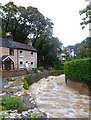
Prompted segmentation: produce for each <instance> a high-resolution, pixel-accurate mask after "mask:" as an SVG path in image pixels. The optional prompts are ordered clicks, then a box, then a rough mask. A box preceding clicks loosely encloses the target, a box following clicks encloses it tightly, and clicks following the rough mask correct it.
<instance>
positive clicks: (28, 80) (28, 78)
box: [24, 75, 33, 85]
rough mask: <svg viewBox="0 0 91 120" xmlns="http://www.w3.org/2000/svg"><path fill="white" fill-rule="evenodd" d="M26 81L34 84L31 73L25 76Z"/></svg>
mask: <svg viewBox="0 0 91 120" xmlns="http://www.w3.org/2000/svg"><path fill="white" fill-rule="evenodd" d="M24 82H27V84H28V85H31V84H32V82H33V81H32V77H31V75H27V76H25V77H24Z"/></svg>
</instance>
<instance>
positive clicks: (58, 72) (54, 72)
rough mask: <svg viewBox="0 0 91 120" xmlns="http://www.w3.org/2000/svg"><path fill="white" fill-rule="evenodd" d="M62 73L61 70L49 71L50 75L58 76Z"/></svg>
mask: <svg viewBox="0 0 91 120" xmlns="http://www.w3.org/2000/svg"><path fill="white" fill-rule="evenodd" d="M63 73H64V71H63V70H53V71H52V72H51V75H53V76H59V75H61V74H63Z"/></svg>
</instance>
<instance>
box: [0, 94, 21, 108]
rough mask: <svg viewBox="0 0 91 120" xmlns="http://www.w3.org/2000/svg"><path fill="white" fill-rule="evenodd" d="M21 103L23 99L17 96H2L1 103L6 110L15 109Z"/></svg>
mask: <svg viewBox="0 0 91 120" xmlns="http://www.w3.org/2000/svg"><path fill="white" fill-rule="evenodd" d="M21 104H23V101H22V100H21V99H19V98H14V97H10V96H3V97H2V101H1V105H2V106H4V107H5V108H6V109H7V110H10V109H12V110H13V109H17V108H18V107H19V106H20V105H21Z"/></svg>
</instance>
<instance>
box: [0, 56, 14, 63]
mask: <svg viewBox="0 0 91 120" xmlns="http://www.w3.org/2000/svg"><path fill="white" fill-rule="evenodd" d="M7 58H10V60H12V61H13V62H14V60H13V59H12V58H11V57H10V56H8V55H4V56H2V58H1V59H2V61H5V60H6V59H7Z"/></svg>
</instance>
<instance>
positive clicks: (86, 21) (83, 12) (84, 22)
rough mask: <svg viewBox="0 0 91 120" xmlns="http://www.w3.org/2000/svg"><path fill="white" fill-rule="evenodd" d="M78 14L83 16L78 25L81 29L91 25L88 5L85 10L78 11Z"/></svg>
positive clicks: (90, 5) (90, 10)
mask: <svg viewBox="0 0 91 120" xmlns="http://www.w3.org/2000/svg"><path fill="white" fill-rule="evenodd" d="M88 1H90V0H88ZM79 13H80V15H84V17H83V18H82V22H81V23H80V24H81V25H82V29H84V28H85V26H86V25H88V24H89V23H91V4H90V3H89V4H88V5H87V6H86V8H84V9H82V10H80V11H79Z"/></svg>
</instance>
